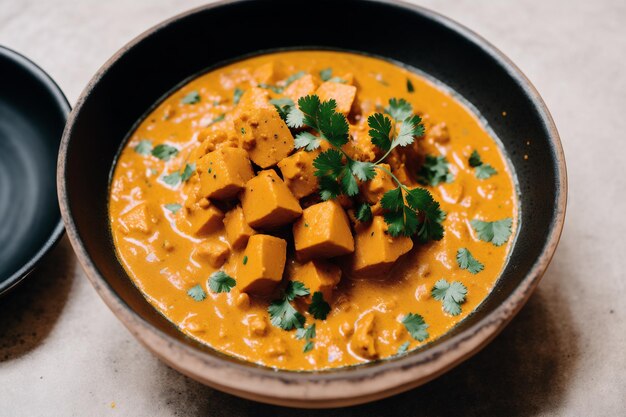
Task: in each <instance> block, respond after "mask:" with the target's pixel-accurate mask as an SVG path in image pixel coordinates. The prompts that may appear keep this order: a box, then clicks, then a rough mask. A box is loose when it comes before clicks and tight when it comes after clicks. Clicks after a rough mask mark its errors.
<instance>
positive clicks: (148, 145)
mask: <svg viewBox="0 0 626 417" xmlns="http://www.w3.org/2000/svg"><path fill="white" fill-rule="evenodd" d="M133 149H134V150H135V152H137V153H138V154H141V155H150V151H152V142H151V141H149V140H147V139H143V140H140V141H139V143H138V144H137V146H135V147H134V148H133Z"/></svg>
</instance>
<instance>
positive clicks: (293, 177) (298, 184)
mask: <svg viewBox="0 0 626 417" xmlns="http://www.w3.org/2000/svg"><path fill="white" fill-rule="evenodd" d="M317 155H319V152H306V151H298V152H296V153H294V154H293V155H291V156H290V157H288V158H285V159H283V160H282V161H280V162H279V163H278V167H279V168H280V172H281V173H282V174H283V179H284V180H285V184H287V187H289V190H291V193H292V194H293V195H294V197H296V198H298V199H299V198H302V197H306V196H307V195H309V194H312V193H314V192H315V191H317V189H318V186H319V185H318V181H317V177H316V176H315V167H314V166H313V160H314V159H315V158H316V157H317Z"/></svg>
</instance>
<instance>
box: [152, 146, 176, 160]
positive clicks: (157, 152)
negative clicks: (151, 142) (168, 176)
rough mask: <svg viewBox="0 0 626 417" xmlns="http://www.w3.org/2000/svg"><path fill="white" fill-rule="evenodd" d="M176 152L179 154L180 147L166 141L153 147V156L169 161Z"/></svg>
mask: <svg viewBox="0 0 626 417" xmlns="http://www.w3.org/2000/svg"><path fill="white" fill-rule="evenodd" d="M176 154H178V149H176V148H175V147H173V146H170V145H167V144H165V143H162V144H160V145H157V146H155V147H154V148H153V149H152V156H154V157H156V158H159V159H160V160H162V161H169V160H170V159H171V158H172V157H173V156H176Z"/></svg>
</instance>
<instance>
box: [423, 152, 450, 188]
mask: <svg viewBox="0 0 626 417" xmlns="http://www.w3.org/2000/svg"><path fill="white" fill-rule="evenodd" d="M453 179H454V176H453V175H452V173H451V172H450V170H449V169H448V161H447V160H446V158H445V157H444V156H437V157H435V156H431V155H426V160H425V161H424V165H422V168H421V169H420V170H419V172H418V174H417V182H419V183H420V184H422V185H430V186H432V187H434V186H436V185H439V184H440V183H442V182H452V180H453Z"/></svg>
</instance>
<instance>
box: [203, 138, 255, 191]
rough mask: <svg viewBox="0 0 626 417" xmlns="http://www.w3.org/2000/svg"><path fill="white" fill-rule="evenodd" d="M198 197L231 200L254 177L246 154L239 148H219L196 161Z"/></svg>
mask: <svg viewBox="0 0 626 417" xmlns="http://www.w3.org/2000/svg"><path fill="white" fill-rule="evenodd" d="M197 171H198V173H199V175H200V195H201V196H204V197H207V198H214V199H218V200H224V199H229V198H233V197H235V196H236V195H237V193H239V191H241V190H242V189H243V187H244V186H245V185H246V182H247V181H248V180H249V179H250V178H252V177H253V176H254V172H253V171H252V166H251V165H250V160H249V159H248V154H247V153H246V151H244V150H243V149H239V148H228V147H224V148H220V149H218V150H215V151H213V152H209V153H208V154H206V155H204V156H203V157H202V158H200V159H199V160H198V164H197Z"/></svg>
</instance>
